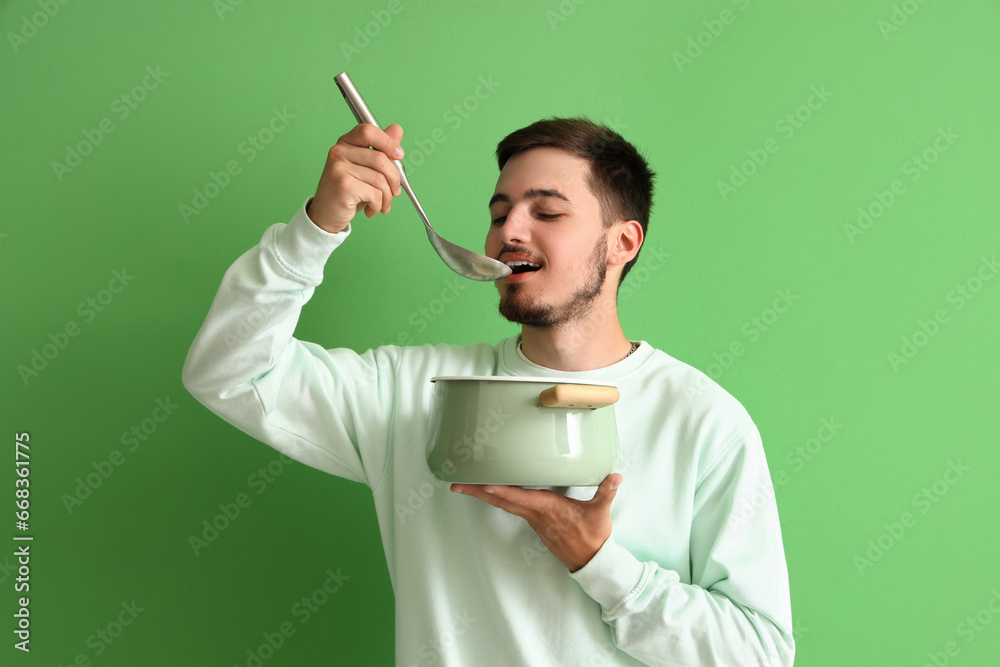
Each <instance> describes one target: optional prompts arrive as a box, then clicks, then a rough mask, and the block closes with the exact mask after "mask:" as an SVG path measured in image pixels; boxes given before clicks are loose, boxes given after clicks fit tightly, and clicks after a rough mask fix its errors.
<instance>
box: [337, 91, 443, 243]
mask: <svg viewBox="0 0 1000 667" xmlns="http://www.w3.org/2000/svg"><path fill="white" fill-rule="evenodd" d="M333 80H334V81H336V82H337V87H338V88H340V92H341V94H342V95H343V96H344V99H345V100H346V101H347V106H349V107H351V111H353V112H354V117H355V118H357V119H358V122H359V123H368V124H369V125H374V126H375V127H377V128H379V129H380V130H381V129H382V126H381V125H379V124H378V121H377V120H375V114H373V113H372V110H371V109H369V108H368V105H367V104H365V100H364V98H363V97H361V93H359V92H358V89H357V88H355V87H354V82H353V81H351V77H349V76H347V72H341V73H340V74H338V75H337V76H335V77H334V78H333ZM392 163H393V164H394V165H396V169H398V170H399V175H400V177H401V178H402V185H403V189H404V190H406V194H407V195H409V197H410V201H412V202H413V205H414V206H415V207H416V208H417V212H418V213H419V214H420V217H421V218H422V219H423V221H424V225H425V226H426V227H428V228H429V229H430V224H431V223H430V222H428V221H427V216H426V215H425V214H424V209H423V207H422V206H421V205H420V202H418V201H417V196H416V195H415V194H413V190H412V189H411V188H410V180H409V179H408V178H407V177H406V170H404V169H403V163H402V161H400V160H393V161H392ZM431 232H432V233H433V229H431Z"/></svg>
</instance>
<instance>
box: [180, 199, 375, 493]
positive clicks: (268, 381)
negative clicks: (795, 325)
mask: <svg viewBox="0 0 1000 667" xmlns="http://www.w3.org/2000/svg"><path fill="white" fill-rule="evenodd" d="M311 200H312V198H311V197H310V198H309V199H308V200H306V202H305V203H304V204H303V205H302V207H301V208H300V209H299V211H298V212H297V213H296V214H295V216H294V217H293V218H292V219H291V221H289V222H288V223H287V224H285V223H278V224H275V225H272V226H271V227H269V228H268V229H267V230H266V231H265V232H264V236H263V238H262V239H261V241H260V243H259V244H258V245H257V246H256V247H254V248H252V249H251V250H249V251H248V252H246V253H245V254H243V256H241V257H240V258H239V259H238V260H236V262H235V263H234V264H233V265H232V266H231V267H230V268H229V270H228V271H227V272H226V274H225V276H224V277H223V279H222V284H221V285H220V287H219V291H218V293H217V294H216V296H215V300H214V301H213V302H212V306H211V308H210V309H209V312H208V316H207V317H206V319H205V322H204V324H203V325H202V327H201V330H200V331H199V332H198V334H197V336H196V337H195V340H194V343H193V344H192V345H191V349H190V351H189V352H188V356H187V360H186V361H185V363H184V371H183V375H182V380H183V383H184V387H185V388H186V389H187V390H188V391H189V392H190V393H191V394H192V395H193V396H194V397H195V398H197V399H198V401H200V402H201V403H202V404H203V405H205V407H207V408H208V409H209V410H211V411H212V412H214V413H215V414H217V415H219V416H220V417H222V418H223V419H225V420H226V421H227V422H229V423H230V424H232V425H233V426H236V427H237V428H239V429H240V430H242V431H244V432H246V433H248V434H249V435H251V436H253V437H255V438H257V439H258V440H260V441H262V442H264V443H267V444H268V445H270V446H272V447H274V448H275V449H277V450H278V451H280V452H282V453H283V454H285V455H287V456H289V457H291V458H293V459H296V460H297V461H300V462H302V463H305V464H306V465H309V466H312V467H314V468H317V469H319V470H323V471H325V472H328V473H330V474H333V475H337V476H339V477H345V478H347V479H351V480H354V481H357V482H362V483H365V484H367V485H368V486H374V485H376V484H377V483H378V481H379V479H380V476H381V474H382V472H383V471H384V468H385V461H386V451H385V450H386V444H385V443H386V442H387V438H386V436H385V431H386V428H387V426H386V424H387V421H388V417H387V415H388V414H391V411H392V407H393V404H392V396H393V386H392V385H393V378H394V377H395V375H394V373H392V372H391V368H392V366H393V365H394V363H395V359H394V357H393V349H394V348H379V350H376V351H372V350H369V351H368V352H366V353H365V354H363V355H359V354H357V353H355V352H354V351H352V350H349V349H343V348H338V349H332V350H325V349H323V348H322V347H321V346H319V345H316V344H313V343H308V342H303V341H299V340H296V339H295V338H293V337H292V334H293V333H294V331H295V325H296V323H297V322H298V318H299V312H300V311H301V309H302V306H303V305H304V304H305V303H306V302H307V301H308V300H309V299H310V297H311V296H312V294H313V291H314V290H315V288H316V286H317V285H319V284H320V283H321V282H322V280H323V267H324V265H325V263H326V261H327V259H328V258H329V256H330V254H331V253H332V252H333V250H334V249H336V248H337V247H338V246H339V245H340V244H341V243H342V242H343V241H344V239H346V238H347V236H348V235H349V234H350V227H348V228H346V229H345V230H344V231H342V232H340V233H338V234H331V233H329V232H326V231H324V230H322V229H320V228H319V227H317V226H316V225H315V224H314V223H313V222H312V221H311V220H310V219H309V217H308V216H307V214H306V207H307V206H308V204H309V202H310V201H311Z"/></svg>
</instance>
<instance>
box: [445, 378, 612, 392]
mask: <svg viewBox="0 0 1000 667" xmlns="http://www.w3.org/2000/svg"><path fill="white" fill-rule="evenodd" d="M438 380H472V381H480V382H484V381H485V382H535V383H546V384H584V385H593V386H597V387H614V388H615V389H617V388H618V385H617V384H616V383H614V382H602V381H600V380H571V379H568V378H546V377H521V376H519V375H445V376H438V377H432V378H431V382H437V381H438Z"/></svg>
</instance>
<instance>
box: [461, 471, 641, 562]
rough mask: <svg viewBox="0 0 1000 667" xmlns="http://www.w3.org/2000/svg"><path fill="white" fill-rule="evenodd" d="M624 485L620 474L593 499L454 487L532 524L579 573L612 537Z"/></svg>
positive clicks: (515, 489) (499, 488)
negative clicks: (613, 519)
mask: <svg viewBox="0 0 1000 667" xmlns="http://www.w3.org/2000/svg"><path fill="white" fill-rule="evenodd" d="M621 483H622V476H621V474H619V473H612V474H610V475H608V476H607V477H605V478H604V481H603V482H601V485H600V486H599V487H598V488H597V493H595V494H594V497H593V498H591V499H590V500H576V499H574V498H567V497H565V496H561V495H559V494H558V493H555V492H554V491H548V490H544V489H522V488H521V487H519V486H501V485H494V484H488V485H485V486H481V485H479V484H452V485H451V490H452V491H455V492H456V493H462V494H465V495H468V496H474V497H476V498H479V499H480V500H483V501H485V502H487V503H489V504H490V505H493V506H494V507H499V508H500V509H502V510H504V511H505V512H509V513H510V514H513V515H515V516H519V517H521V518H522V519H524V520H525V521H527V522H528V525H529V526H531V528H532V530H534V531H535V532H536V533H537V534H538V537H539V538H541V540H542V544H544V545H545V547H546V548H547V549H548V550H549V552H550V553H551V554H552V555H553V556H555V557H556V558H558V559H559V560H560V561H562V563H563V564H564V565H565V566H566V567H567V568H569V571H570V572H576V571H577V570H579V569H580V568H582V567H583V566H584V565H586V564H587V563H589V562H590V559H591V558H593V557H594V554H596V553H597V552H598V551H599V550H600V548H601V547H602V546H603V545H604V543H605V542H606V541H607V539H608V538H609V537H610V536H611V502H612V501H613V500H614V499H615V495H616V494H617V493H618V487H619V485H620V484H621Z"/></svg>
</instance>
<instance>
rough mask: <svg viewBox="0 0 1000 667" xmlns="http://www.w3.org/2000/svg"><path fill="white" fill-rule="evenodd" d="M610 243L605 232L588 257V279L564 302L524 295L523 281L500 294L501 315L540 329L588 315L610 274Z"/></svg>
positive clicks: (509, 286)
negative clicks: (556, 304)
mask: <svg viewBox="0 0 1000 667" xmlns="http://www.w3.org/2000/svg"><path fill="white" fill-rule="evenodd" d="M607 242H608V235H607V234H606V233H605V234H604V235H603V236H602V237H601V239H600V240H599V241H598V242H597V245H595V246H594V251H593V252H592V253H591V254H590V257H589V258H588V260H587V267H588V269H589V275H588V276H587V279H586V280H585V281H584V283H583V285H581V286H580V289H578V290H577V291H576V293H575V294H574V295H573V296H572V297H570V299H569V301H567V302H566V303H565V304H563V305H562V306H554V305H552V304H546V303H542V302H541V301H540V300H539V299H538V298H537V297H528V296H525V295H524V293H523V292H524V290H523V285H521V284H520V283H510V284H508V285H507V289H506V292H505V293H501V296H500V315H502V316H503V317H504V318H506V319H507V320H509V321H510V322H514V323H515V324H521V325H524V326H529V327H536V328H539V329H548V328H552V327H558V326H561V325H564V324H567V323H569V322H572V321H573V320H575V319H577V318H580V317H583V316H584V315H586V314H587V313H588V312H590V310H591V308H593V306H594V300H595V299H596V298H597V296H598V295H599V294H600V293H601V290H602V289H603V288H604V279H605V277H606V276H607V274H608V264H607V257H606V253H607Z"/></svg>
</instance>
